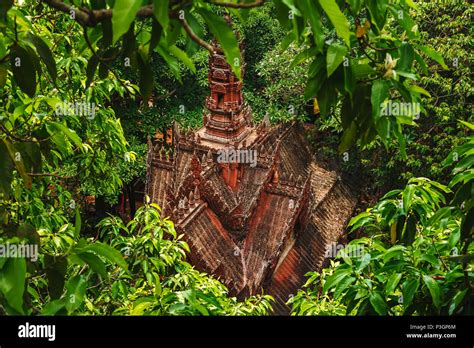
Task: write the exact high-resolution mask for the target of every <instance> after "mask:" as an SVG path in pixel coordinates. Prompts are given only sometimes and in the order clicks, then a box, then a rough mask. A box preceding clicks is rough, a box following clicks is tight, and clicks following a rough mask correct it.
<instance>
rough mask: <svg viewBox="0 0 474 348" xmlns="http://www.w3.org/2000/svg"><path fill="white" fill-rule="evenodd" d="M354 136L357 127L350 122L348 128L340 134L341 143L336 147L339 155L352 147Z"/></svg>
mask: <svg viewBox="0 0 474 348" xmlns="http://www.w3.org/2000/svg"><path fill="white" fill-rule="evenodd" d="M356 135H357V125H356V123H355V122H354V121H353V122H351V124H350V126H349V127H348V128H346V129H344V133H343V134H342V137H341V143H340V144H339V147H338V151H339V153H343V152H345V151H347V150H348V149H349V148H350V147H351V146H352V144H354V141H355V139H356Z"/></svg>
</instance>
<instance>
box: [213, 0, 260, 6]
mask: <svg viewBox="0 0 474 348" xmlns="http://www.w3.org/2000/svg"><path fill="white" fill-rule="evenodd" d="M209 3H211V4H213V5H217V6H224V7H229V8H252V7H259V6H262V5H263V4H264V3H265V0H256V1H254V2H246V3H235V2H221V1H209Z"/></svg>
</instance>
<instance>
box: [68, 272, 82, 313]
mask: <svg viewBox="0 0 474 348" xmlns="http://www.w3.org/2000/svg"><path fill="white" fill-rule="evenodd" d="M66 289H67V292H66V298H65V300H66V309H67V311H68V313H69V314H71V313H73V312H74V311H75V310H76V309H78V308H79V307H80V306H81V304H82V302H83V301H84V298H85V296H86V289H87V281H86V279H85V278H84V277H83V276H80V275H79V276H75V277H73V278H71V279H69V281H68V282H67V284H66Z"/></svg>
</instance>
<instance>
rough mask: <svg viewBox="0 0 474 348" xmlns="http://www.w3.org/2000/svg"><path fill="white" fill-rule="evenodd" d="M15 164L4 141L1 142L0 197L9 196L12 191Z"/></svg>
mask: <svg viewBox="0 0 474 348" xmlns="http://www.w3.org/2000/svg"><path fill="white" fill-rule="evenodd" d="M13 168H14V165H13V162H12V160H11V158H10V155H9V153H8V149H7V147H6V146H5V144H4V142H3V141H0V195H1V194H5V195H8V194H9V193H10V191H11V182H12V179H13Z"/></svg>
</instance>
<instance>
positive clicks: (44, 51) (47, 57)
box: [28, 33, 57, 81]
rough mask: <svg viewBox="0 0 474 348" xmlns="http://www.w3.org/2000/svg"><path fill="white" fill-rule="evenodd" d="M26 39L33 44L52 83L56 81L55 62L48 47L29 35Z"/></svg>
mask: <svg viewBox="0 0 474 348" xmlns="http://www.w3.org/2000/svg"><path fill="white" fill-rule="evenodd" d="M28 38H29V39H30V41H31V42H32V43H33V44H34V46H35V48H36V51H37V52H38V54H39V56H40V57H41V59H42V60H43V62H44V64H45V65H46V69H48V72H49V75H50V76H51V78H52V79H53V81H56V78H57V69H56V61H55V60H54V57H53V53H51V50H50V49H49V47H48V45H47V44H46V43H45V42H44V41H43V39H42V38H40V37H39V36H36V35H33V34H31V33H29V34H28Z"/></svg>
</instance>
